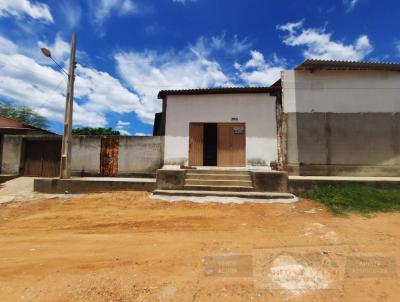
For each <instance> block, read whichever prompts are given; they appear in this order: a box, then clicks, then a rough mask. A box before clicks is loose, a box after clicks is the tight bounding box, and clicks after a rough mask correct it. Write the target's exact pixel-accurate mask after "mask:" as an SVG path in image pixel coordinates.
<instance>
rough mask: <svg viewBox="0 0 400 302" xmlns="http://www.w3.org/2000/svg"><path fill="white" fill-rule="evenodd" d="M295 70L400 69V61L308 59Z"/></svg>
mask: <svg viewBox="0 0 400 302" xmlns="http://www.w3.org/2000/svg"><path fill="white" fill-rule="evenodd" d="M295 70H309V71H313V70H388V71H400V63H383V62H357V61H334V60H307V61H305V62H303V63H302V64H300V65H299V66H297V67H296V68H295Z"/></svg>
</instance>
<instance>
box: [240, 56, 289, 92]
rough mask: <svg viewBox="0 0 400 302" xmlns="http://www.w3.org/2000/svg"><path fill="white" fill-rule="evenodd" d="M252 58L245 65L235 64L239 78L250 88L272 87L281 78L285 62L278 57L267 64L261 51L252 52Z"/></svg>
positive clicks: (274, 57)
mask: <svg viewBox="0 0 400 302" xmlns="http://www.w3.org/2000/svg"><path fill="white" fill-rule="evenodd" d="M250 55H251V58H250V60H248V61H247V62H246V63H245V64H244V65H241V64H239V63H237V62H235V64H234V67H235V69H237V70H238V74H237V76H238V78H239V79H241V80H242V81H244V82H245V83H246V85H250V86H266V85H271V84H273V83H274V82H276V81H277V80H278V79H279V78H280V72H281V71H282V70H283V69H285V67H284V65H285V62H284V61H283V60H281V59H279V58H278V57H277V56H276V55H274V56H273V59H272V60H271V61H270V62H266V61H265V58H264V55H263V54H262V53H260V52H259V51H256V50H252V51H251V52H250Z"/></svg>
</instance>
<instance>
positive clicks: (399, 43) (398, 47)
mask: <svg viewBox="0 0 400 302" xmlns="http://www.w3.org/2000/svg"><path fill="white" fill-rule="evenodd" d="M0 44H1V43H0ZM394 47H395V49H396V51H397V55H398V56H400V40H395V41H394Z"/></svg>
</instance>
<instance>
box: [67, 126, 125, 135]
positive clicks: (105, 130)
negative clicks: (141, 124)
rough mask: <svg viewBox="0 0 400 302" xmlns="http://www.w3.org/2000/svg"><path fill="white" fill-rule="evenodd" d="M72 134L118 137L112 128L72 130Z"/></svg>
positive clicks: (117, 132) (118, 133)
mask: <svg viewBox="0 0 400 302" xmlns="http://www.w3.org/2000/svg"><path fill="white" fill-rule="evenodd" d="M72 134H75V135H120V132H119V131H115V130H112V128H91V127H84V128H74V129H72Z"/></svg>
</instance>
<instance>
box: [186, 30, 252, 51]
mask: <svg viewBox="0 0 400 302" xmlns="http://www.w3.org/2000/svg"><path fill="white" fill-rule="evenodd" d="M250 47H251V43H250V42H248V41H247V39H239V37H238V36H237V35H234V36H232V37H231V38H228V37H227V36H226V34H225V33H222V34H221V35H219V36H211V37H206V36H201V37H200V38H199V39H197V42H196V44H195V45H193V46H192V48H194V49H196V51H197V52H198V53H200V54H201V55H204V56H208V55H210V54H211V53H212V52H218V51H219V52H222V53H223V54H224V55H232V56H233V55H237V54H240V53H243V52H246V51H247V50H249V49H250Z"/></svg>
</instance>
